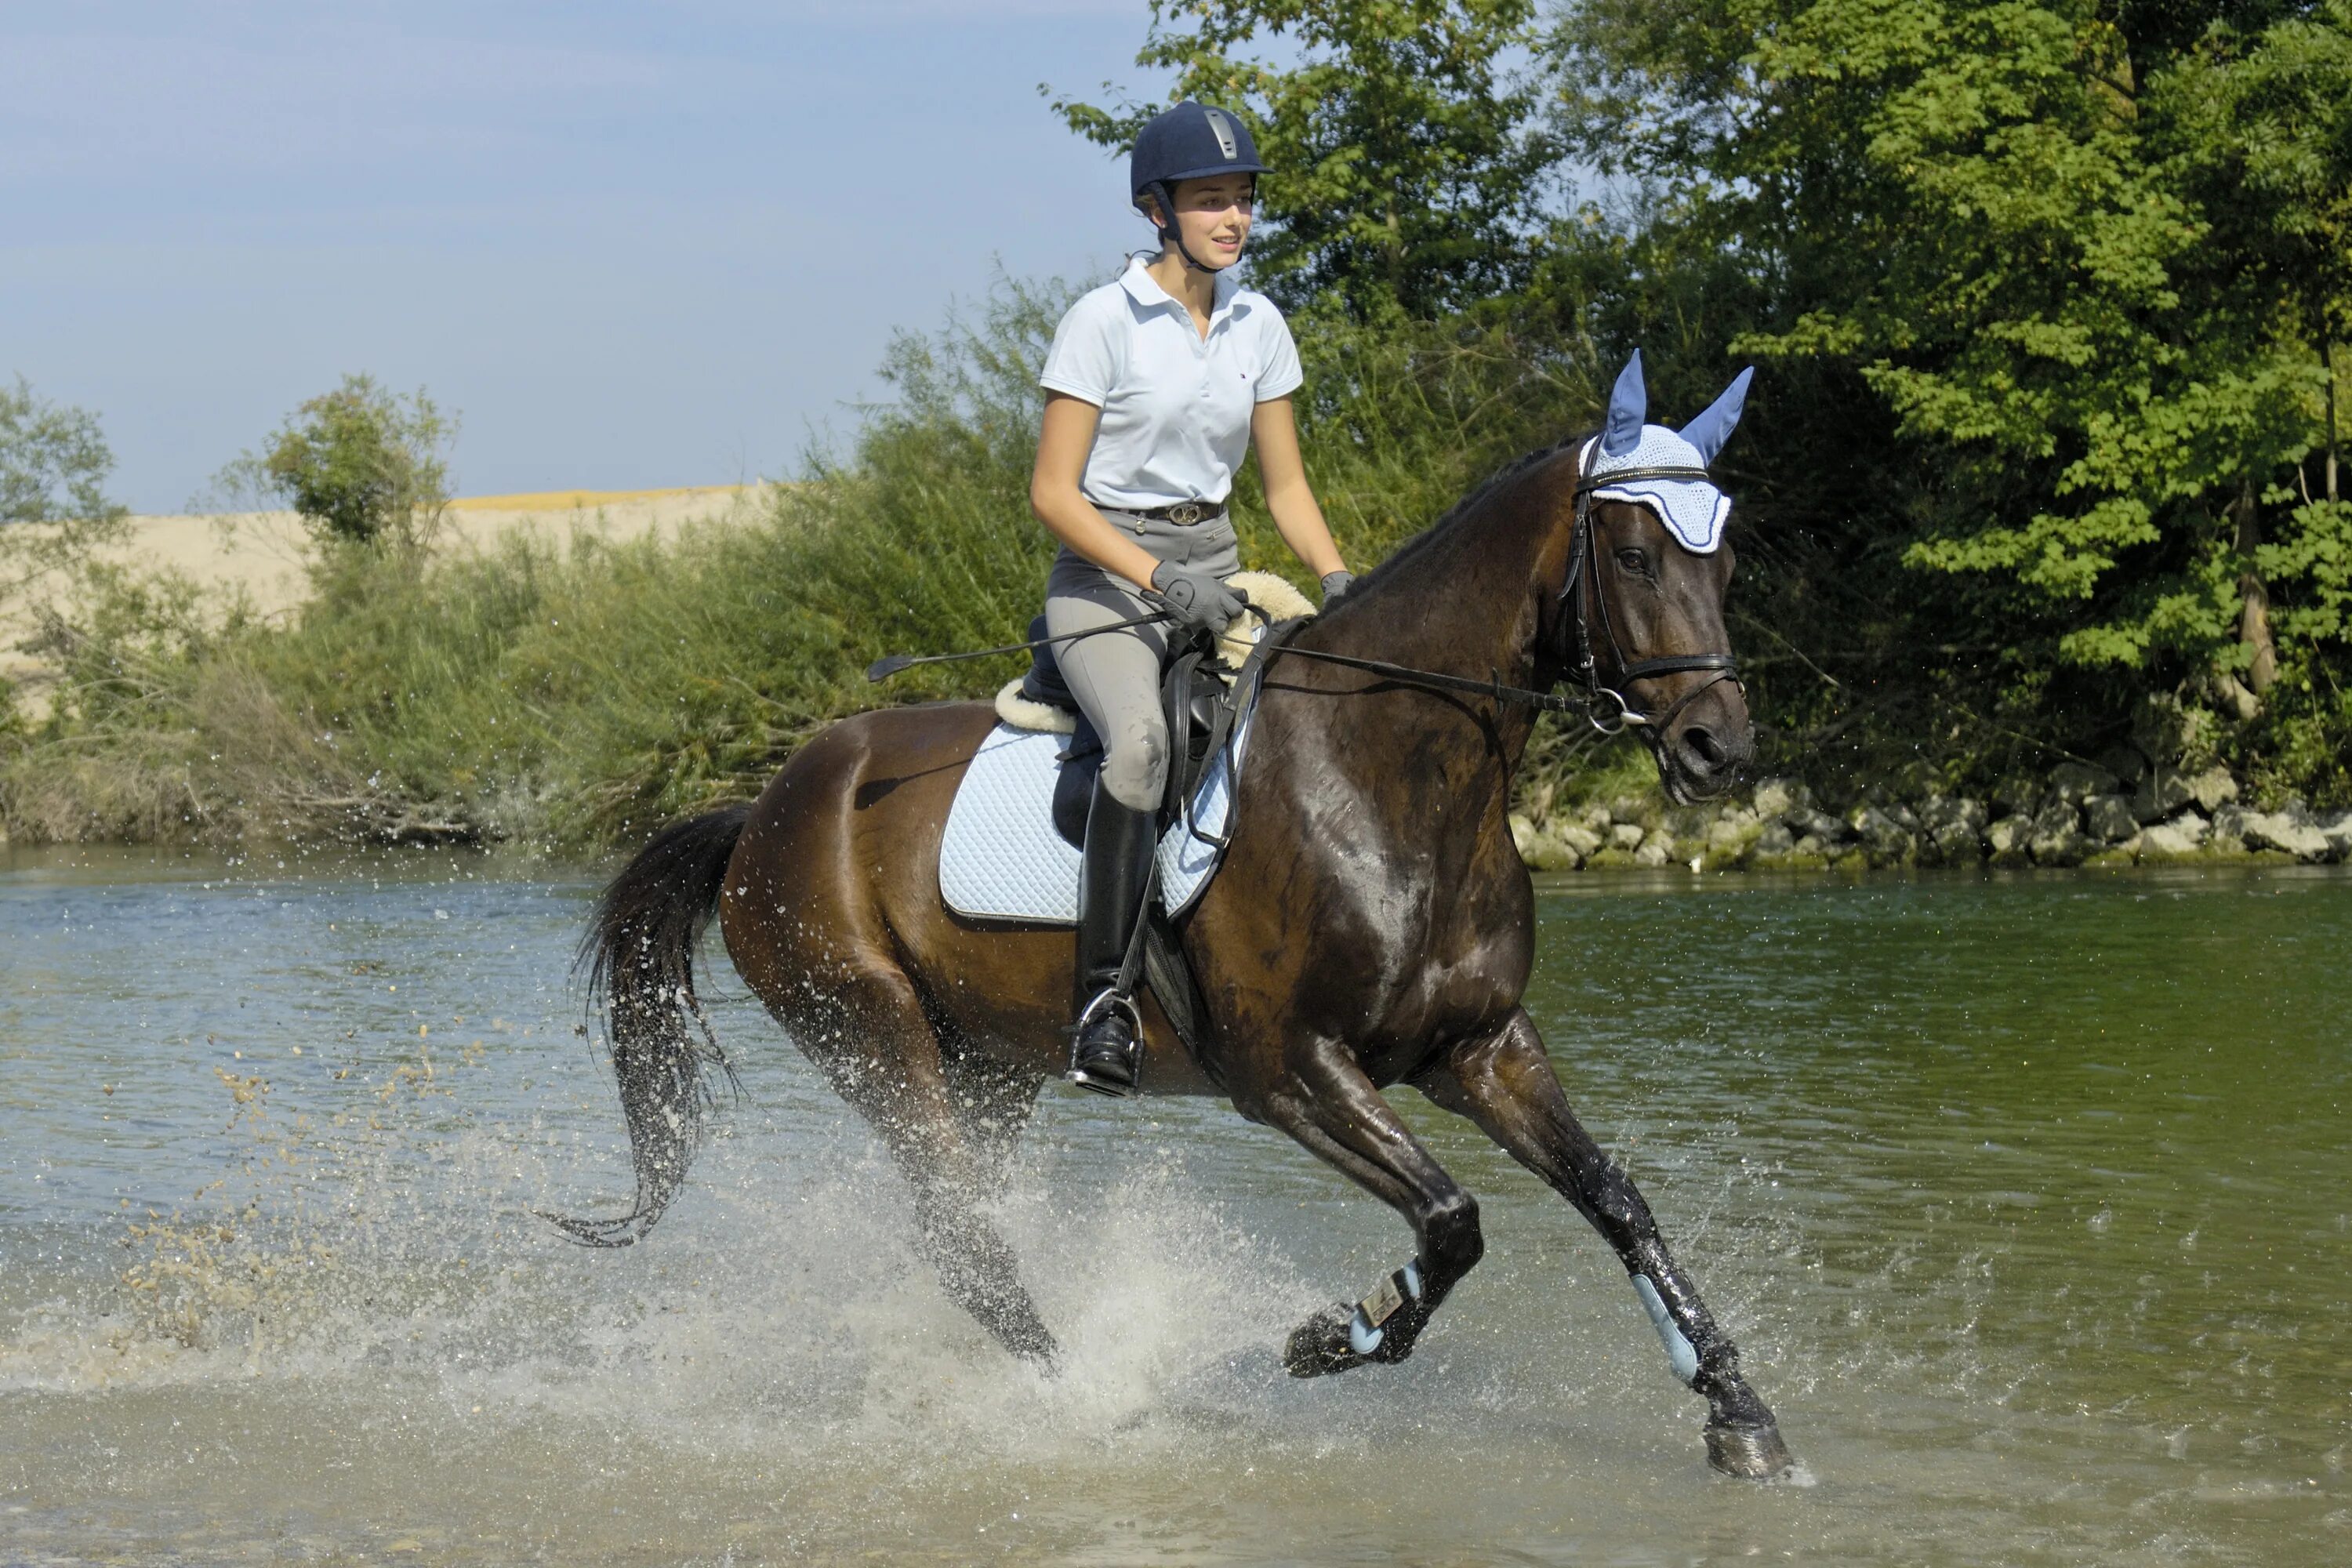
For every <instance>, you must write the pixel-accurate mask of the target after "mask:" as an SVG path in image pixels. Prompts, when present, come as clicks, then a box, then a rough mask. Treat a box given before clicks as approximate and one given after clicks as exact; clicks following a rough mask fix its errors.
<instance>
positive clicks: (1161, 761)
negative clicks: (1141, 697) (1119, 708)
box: [1102, 712, 1168, 811]
mask: <svg viewBox="0 0 2352 1568" xmlns="http://www.w3.org/2000/svg"><path fill="white" fill-rule="evenodd" d="M1102 782H1103V788H1105V789H1106V790H1108V791H1109V792H1110V797H1111V798H1112V799H1113V800H1115V801H1117V802H1118V804H1119V805H1123V806H1125V807H1127V808H1128V809H1129V811H1150V810H1153V809H1155V808H1156V807H1157V806H1158V805H1160V795H1162V793H1163V792H1164V791H1165V790H1166V789H1167V787H1168V724H1167V721H1165V720H1163V719H1161V718H1160V715H1159V714H1158V713H1156V712H1152V713H1136V714H1130V715H1129V716H1127V717H1126V718H1125V719H1123V720H1122V721H1120V722H1119V723H1118V725H1117V726H1115V727H1114V729H1113V731H1112V732H1111V733H1110V734H1108V735H1107V736H1105V737H1104V738H1103V761H1102Z"/></svg>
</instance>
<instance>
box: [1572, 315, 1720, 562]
mask: <svg viewBox="0 0 2352 1568" xmlns="http://www.w3.org/2000/svg"><path fill="white" fill-rule="evenodd" d="M1755 374H1756V373H1755V372H1754V371H1753V370H1743V371H1741V372H1740V373H1739V375H1738V379H1736V380H1735V381H1733V382H1732V384H1731V385H1730V386H1729V387H1727V389H1725V391H1724V394H1723V395H1722V396H1720V397H1718V398H1717V399H1716V400H1715V402H1714V403H1713V404H1711V405H1709V406H1708V408H1707V410H1706V413H1704V414H1702V415H1700V416H1698V417H1697V418H1696V419H1694V420H1692V421H1691V422H1690V423H1689V424H1688V425H1685V426H1683V428H1682V429H1681V430H1679V431H1675V430H1669V429H1668V428H1666V427H1665V426H1663V425H1651V424H1648V423H1646V422H1645V421H1644V416H1645V415H1646V414H1647V412H1648V403H1649V394H1648V392H1647V390H1646V389H1645V388H1644V386H1643V381H1642V354H1641V351H1640V350H1638V349H1637V350H1635V351H1634V353H1633V358H1632V359H1630V360H1628V361H1627V362H1626V363H1625V368H1624V370H1623V371H1622V372H1620V373H1619V374H1618V377H1617V384H1616V386H1615V388H1614V389H1612V391H1611V393H1610V395H1609V421H1608V423H1607V425H1605V426H1603V427H1602V429H1601V434H1600V435H1598V436H1596V437H1593V438H1592V440H1591V442H1590V443H1588V444H1587V445H1586V447H1585V448H1584V452H1583V455H1582V459H1581V464H1580V466H1581V468H1582V469H1583V472H1584V475H1585V477H1586V478H1587V479H1594V480H1605V479H1607V478H1608V476H1609V475H1610V474H1611V473H1612V471H1616V470H1619V469H1633V468H1706V466H1707V465H1708V464H1709V463H1711V462H1712V461H1714V460H1715V455H1716V454H1717V452H1719V451H1721V450H1722V449H1723V444H1724V442H1725V441H1727V440H1728V439H1730V437H1731V432H1732V428H1733V426H1737V425H1738V423H1739V411H1740V407H1741V405H1743V404H1745V403H1746V402H1747V400H1748V383H1749V381H1751V380H1752V379H1754V377H1755ZM1592 499H1593V500H1615V501H1630V502H1632V503H1633V505H1635V506H1645V507H1647V508H1649V509H1650V510H1651V511H1652V512H1653V513H1654V515H1655V516H1656V517H1657V519H1658V521H1660V522H1663V523H1664V524H1665V526H1666V528H1667V530H1668V531H1671V532H1672V533H1673V534H1674V536H1675V539H1676V540H1678V541H1680V542H1681V543H1682V546H1683V548H1684V549H1685V550H1688V551H1689V552H1692V553H1693V554H1695V555H1712V554H1713V553H1714V552H1716V550H1717V548H1718V547H1719V546H1720V545H1721V544H1722V543H1723V529H1724V524H1725V523H1726V522H1727V521H1730V518H1731V498H1730V497H1729V496H1727V495H1725V494H1724V493H1723V492H1722V491H1721V490H1719V489H1717V488H1716V487H1715V486H1714V485H1713V484H1711V483H1709V482H1708V481H1706V480H1705V479H1627V480H1626V481H1625V482H1624V483H1623V484H1622V485H1610V484H1605V483H1602V484H1596V485H1595V486H1594V487H1593V489H1592Z"/></svg>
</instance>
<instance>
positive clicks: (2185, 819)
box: [2139, 811, 2211, 861]
mask: <svg viewBox="0 0 2352 1568" xmlns="http://www.w3.org/2000/svg"><path fill="white" fill-rule="evenodd" d="M2210 831H2211V827H2210V825H2209V824H2208V823H2207V822H2206V820H2205V819H2204V818H2203V817H2201V816H2198V815H2197V814H2196V813H2195V812H2193V811H2192V812H2189V813H2187V814H2186V815H2184V816H2177V817H2174V818H2173V819H2172V820H2171V821H2170V822H2159V823H2158V824H2157V825H2156V826H2153V827H2149V828H2146V829H2143V830H2142V831H2141V833H2140V836H2139V856H2140V858H2141V859H2142V860H2158V861H2162V860H2179V859H2184V858H2189V857H2190V856H2193V855H2195V854H2196V853H2197V851H2198V850H2199V849H2200V847H2203V845H2204V843H2205V838H2206V836H2207V834H2209V833H2210Z"/></svg>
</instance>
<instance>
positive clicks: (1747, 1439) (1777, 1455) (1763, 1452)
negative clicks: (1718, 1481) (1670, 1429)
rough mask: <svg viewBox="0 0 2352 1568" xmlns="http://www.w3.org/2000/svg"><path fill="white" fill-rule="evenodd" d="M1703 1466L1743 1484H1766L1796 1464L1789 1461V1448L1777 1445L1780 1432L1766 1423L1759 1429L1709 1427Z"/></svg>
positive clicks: (1757, 1427)
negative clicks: (1735, 1478) (1752, 1482)
mask: <svg viewBox="0 0 2352 1568" xmlns="http://www.w3.org/2000/svg"><path fill="white" fill-rule="evenodd" d="M1706 1462H1707V1463H1708V1464H1710V1465H1713V1466H1714V1467H1715V1468H1717V1469H1718V1470H1721V1471H1722V1472H1723V1473H1724V1474H1725V1475H1727V1476H1738V1478H1739V1479H1741V1480H1744V1481H1769V1480H1771V1479H1774V1478H1775V1477H1777V1476H1780V1475H1783V1474H1785V1473H1787V1472H1788V1471H1789V1470H1790V1468H1793V1467H1794V1465H1795V1464H1796V1461H1795V1460H1794V1459H1791V1458H1789V1446H1788V1445H1787V1444H1786V1443H1783V1442H1781V1441H1780V1427H1778V1426H1773V1425H1771V1424H1770V1423H1769V1422H1767V1423H1765V1424H1764V1425H1763V1426H1728V1425H1726V1426H1709V1427H1708V1428H1707V1429H1706Z"/></svg>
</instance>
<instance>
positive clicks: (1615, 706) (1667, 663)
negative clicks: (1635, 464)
mask: <svg viewBox="0 0 2352 1568" xmlns="http://www.w3.org/2000/svg"><path fill="white" fill-rule="evenodd" d="M1630 479H1682V480H1694V479H1695V480H1697V481H1698V482H1700V483H1702V484H1706V483H1711V482H1712V481H1711V480H1710V479H1708V477H1707V471H1706V469H1705V468H1615V469H1612V470H1611V471H1610V472H1609V473H1607V474H1604V475H1600V476H1592V475H1582V476H1580V477H1579V478H1578V479H1577V482H1576V521H1575V522H1574V523H1573V524H1572V525H1571V528H1572V532H1571V534H1570V542H1569V547H1568V577H1567V579H1566V581H1564V582H1563V583H1562V584H1560V589H1559V603H1560V608H1561V609H1562V610H1563V611H1564V612H1565V613H1566V616H1567V620H1568V625H1569V626H1570V627H1572V628H1573V629H1574V633H1575V639H1576V647H1575V657H1574V658H1573V660H1572V663H1573V666H1574V668H1575V671H1576V674H1577V676H1578V677H1579V678H1580V679H1581V680H1582V681H1583V683H1584V701H1583V705H1582V706H1583V709H1584V718H1585V721H1586V722H1587V723H1589V724H1591V726H1592V727H1593V728H1594V729H1595V730H1598V731H1601V733H1602V734H1604V735H1613V734H1616V733H1617V732H1618V731H1621V730H1624V729H1628V728H1632V729H1636V730H1646V731H1649V737H1648V738H1649V741H1650V743H1651V744H1652V745H1656V744H1657V743H1658V742H1661V741H1663V740H1664V739H1665V734H1666V731H1667V728H1668V727H1669V726H1671V725H1672V724H1673V723H1674V721H1675V716H1676V715H1677V714H1679V713H1681V712H1682V710H1684V709H1685V708H1686V707H1688V706H1689V705H1690V702H1691V700H1692V699H1693V698H1696V696H1697V695H1698V694H1699V693H1700V692H1702V691H1705V690H1706V689H1707V688H1708V687H1711V686H1713V685H1714V684H1715V683H1716V681H1718V680H1728V681H1730V682H1732V683H1733V684H1734V685H1737V684H1738V681H1739V661H1738V659H1736V658H1733V657H1732V656H1731V655H1729V654H1727V653H1677V654H1668V655H1665V656H1664V657H1663V658H1641V659H1629V658H1626V657H1625V648H1624V646H1623V645H1622V643H1620V642H1619V641H1618V640H1617V628H1616V626H1614V625H1613V624H1612V622H1611V621H1610V619H1609V595H1607V594H1606V593H1605V592H1603V591H1602V589H1601V574H1600V570H1599V568H1598V567H1596V566H1595V565H1594V564H1593V560H1592V557H1593V550H1592V536H1593V522H1592V492H1593V491H1595V490H1597V489H1603V488H1613V487H1615V486H1617V485H1621V484H1623V483H1625V482H1626V481H1628V480H1630ZM1587 574H1590V576H1591V586H1592V605H1593V608H1594V610H1595V611H1596V612H1597V613H1598V615H1599V616H1600V620H1601V635H1602V636H1603V637H1606V638H1608V640H1609V657H1610V659H1611V661H1612V663H1613V664H1615V666H1616V668H1617V684H1616V685H1614V686H1604V685H1602V684H1601V668H1600V665H1599V662H1598V661H1597V660H1596V659H1595V658H1593V655H1592V628H1591V625H1590V624H1589V623H1588V622H1587V621H1586V619H1585V614H1584V599H1585V595H1583V594H1582V593H1581V592H1580V589H1581V587H1582V585H1583V584H1584V581H1585V579H1586V577H1587ZM1562 662H1564V663H1565V662H1571V661H1570V660H1563V661H1562ZM1696 670H1713V671H1714V672H1715V674H1714V679H1709V680H1702V681H1700V682H1699V683H1698V684H1697V685H1696V686H1694V687H1692V688H1691V689H1689V690H1688V691H1685V692H1684V693H1683V694H1682V695H1681V696H1680V697H1678V698H1676V699H1675V700H1674V703H1673V705H1672V706H1670V707H1669V708H1667V710H1665V711H1664V713H1661V714H1657V715H1655V716H1653V715H1651V714H1649V713H1646V712H1644V711H1643V710H1641V709H1638V708H1636V707H1634V706H1633V702H1632V701H1631V700H1629V699H1628V698H1627V697H1626V695H1625V692H1624V688H1626V687H1629V686H1632V685H1633V684H1635V683H1636V682H1639V681H1643V680H1649V679H1654V678H1656V677H1659V676H1664V675H1685V674H1689V673H1691V672H1693V671H1696Z"/></svg>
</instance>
